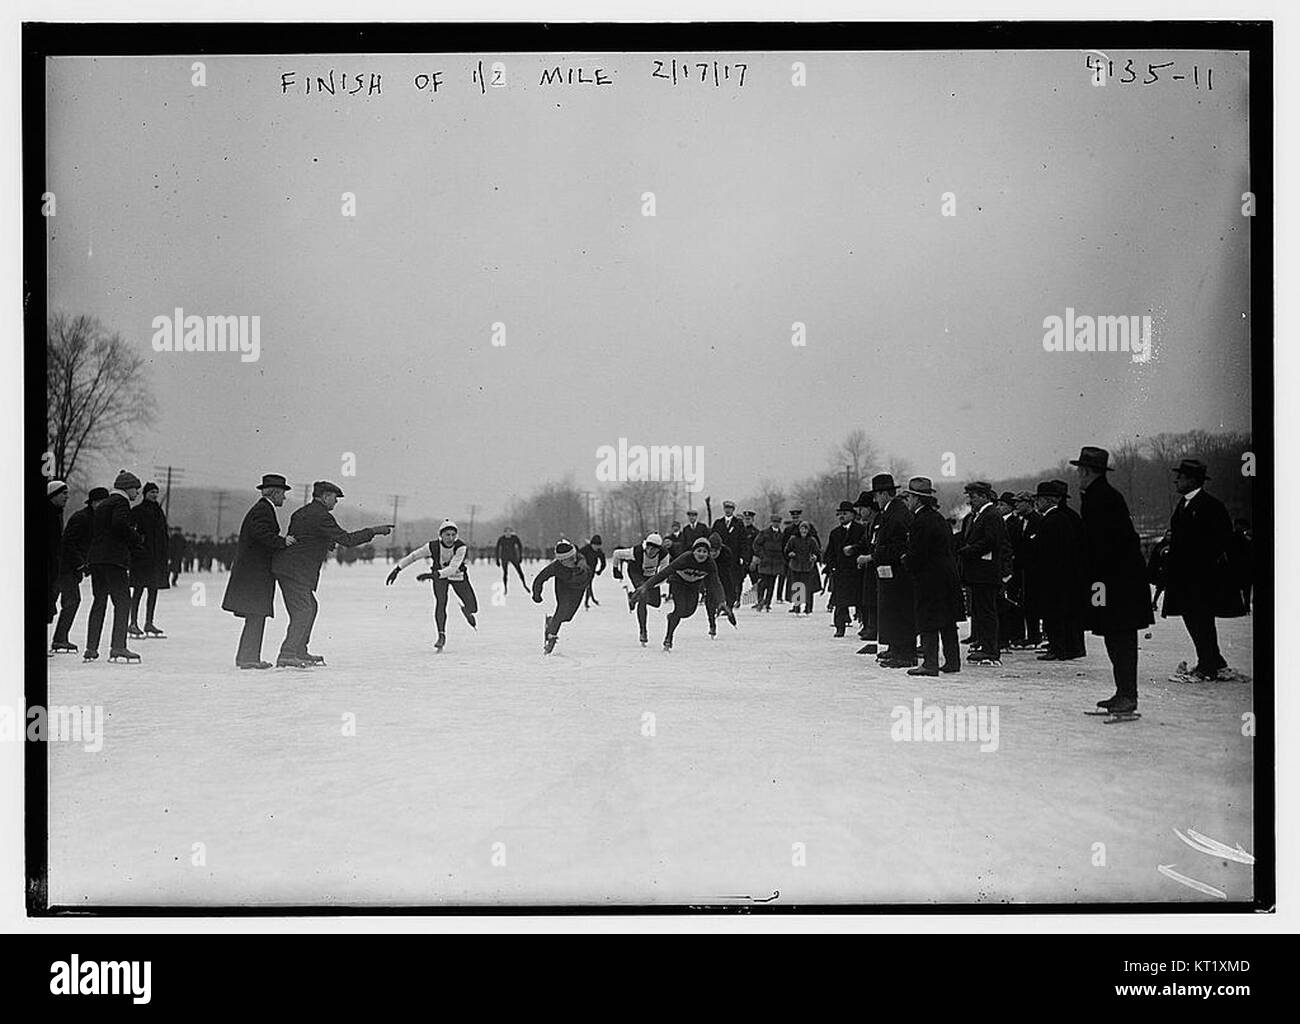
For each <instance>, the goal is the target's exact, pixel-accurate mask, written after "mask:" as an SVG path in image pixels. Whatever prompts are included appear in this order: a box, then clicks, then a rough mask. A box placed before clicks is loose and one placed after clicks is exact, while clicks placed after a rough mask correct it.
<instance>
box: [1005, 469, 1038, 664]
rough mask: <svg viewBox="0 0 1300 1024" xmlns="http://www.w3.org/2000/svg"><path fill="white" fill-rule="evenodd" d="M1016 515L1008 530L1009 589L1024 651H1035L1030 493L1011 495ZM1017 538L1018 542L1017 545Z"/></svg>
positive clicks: (1033, 513)
mask: <svg viewBox="0 0 1300 1024" xmlns="http://www.w3.org/2000/svg"><path fill="white" fill-rule="evenodd" d="M1015 510H1016V515H1015V519H1014V520H1013V522H1014V523H1015V524H1016V530H1015V532H1012V531H1011V529H1010V526H1011V524H1010V523H1008V524H1007V525H1008V533H1009V534H1010V535H1011V550H1012V564H1013V567H1014V568H1013V572H1014V574H1015V575H1014V578H1013V580H1012V586H1013V587H1015V588H1016V590H1017V592H1018V593H1019V595H1020V611H1021V614H1022V616H1023V617H1024V620H1025V639H1024V647H1026V648H1028V649H1031V650H1032V649H1034V648H1037V647H1038V645H1039V644H1040V643H1042V641H1043V631H1042V613H1041V612H1040V611H1039V608H1038V595H1037V593H1036V590H1035V588H1036V586H1037V581H1036V579H1035V576H1036V574H1037V572H1038V568H1037V566H1036V564H1035V561H1034V533H1035V531H1037V529H1038V522H1039V519H1040V516H1039V514H1038V512H1037V510H1036V509H1035V508H1034V494H1033V492H1032V491H1017V492H1016V495H1015ZM1017 537H1019V541H1017V539H1016V538H1017Z"/></svg>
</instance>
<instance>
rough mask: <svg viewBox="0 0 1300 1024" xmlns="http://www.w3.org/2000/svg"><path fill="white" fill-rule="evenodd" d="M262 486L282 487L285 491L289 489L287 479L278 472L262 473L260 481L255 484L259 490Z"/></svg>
mask: <svg viewBox="0 0 1300 1024" xmlns="http://www.w3.org/2000/svg"><path fill="white" fill-rule="evenodd" d="M263 487H283V488H284V489H285V490H286V491H287V490H289V481H288V480H286V479H285V478H284V477H282V476H281V475H280V474H279V473H263V474H262V482H261V483H260V484H258V485H257V489H258V490H259V491H260V490H261V489H262V488H263Z"/></svg>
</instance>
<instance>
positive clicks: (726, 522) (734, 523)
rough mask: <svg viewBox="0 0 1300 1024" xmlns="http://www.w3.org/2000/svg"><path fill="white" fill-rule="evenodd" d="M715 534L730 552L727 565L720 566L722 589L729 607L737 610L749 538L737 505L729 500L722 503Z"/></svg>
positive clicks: (746, 561)
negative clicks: (738, 514)
mask: <svg viewBox="0 0 1300 1024" xmlns="http://www.w3.org/2000/svg"><path fill="white" fill-rule="evenodd" d="M713 533H716V534H717V535H718V536H719V537H720V538H721V539H722V546H723V547H724V548H726V549H727V550H728V551H729V552H730V557H729V558H728V559H727V564H726V565H719V566H718V572H719V574H720V575H721V576H722V589H723V591H724V592H725V593H726V595H727V605H728V606H729V607H731V608H735V607H736V606H737V605H738V604H740V591H741V589H742V587H741V583H742V581H743V580H744V579H745V568H746V566H747V565H748V558H747V557H746V555H745V548H746V547H748V538H747V536H746V534H745V524H744V523H743V522H741V520H740V518H739V517H738V516H737V515H736V503H735V502H734V501H731V500H730V499H728V500H727V501H724V502H723V503H722V517H721V518H719V519H715V520H714V521H713Z"/></svg>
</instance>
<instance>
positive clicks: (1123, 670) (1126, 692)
mask: <svg viewBox="0 0 1300 1024" xmlns="http://www.w3.org/2000/svg"><path fill="white" fill-rule="evenodd" d="M1070 465H1072V466H1075V467H1076V468H1077V471H1078V474H1079V488H1080V489H1081V490H1082V491H1083V497H1081V498H1080V499H1079V508H1080V510H1081V512H1082V517H1083V529H1084V538H1085V550H1086V552H1087V568H1088V573H1087V576H1088V580H1089V588H1090V590H1091V594H1092V598H1091V600H1089V602H1088V620H1087V625H1088V627H1089V628H1090V629H1091V630H1092V632H1093V633H1094V634H1095V635H1096V636H1100V637H1101V638H1102V639H1103V641H1104V642H1105V644H1106V655H1107V656H1108V657H1109V658H1110V664H1111V671H1112V674H1113V675H1114V677H1115V694H1114V696H1111V697H1108V698H1106V699H1105V700H1099V701H1097V707H1099V708H1105V709H1106V710H1108V711H1109V712H1110V713H1111V714H1113V715H1130V714H1132V713H1133V712H1135V711H1136V710H1137V705H1138V686H1137V670H1138V630H1140V629H1145V628H1146V627H1147V626H1149V625H1151V623H1152V622H1153V621H1154V619H1153V618H1152V615H1151V588H1150V587H1149V586H1148V585H1147V567H1146V563H1145V562H1144V561H1143V559H1142V545H1141V542H1140V541H1139V540H1138V535H1137V530H1135V529H1134V528H1133V518H1132V516H1130V515H1129V512H1128V504H1127V503H1126V502H1125V501H1124V496H1123V495H1122V494H1120V493H1119V491H1117V490H1115V488H1114V487H1112V486H1111V485H1110V481H1109V480H1108V479H1107V478H1106V474H1107V473H1108V472H1110V453H1109V452H1108V451H1106V449H1104V448H1096V447H1093V446H1091V445H1085V446H1084V448H1083V449H1082V450H1081V451H1080V452H1079V457H1078V458H1077V459H1071V460H1070ZM1170 550H1171V551H1172V547H1171V549H1170ZM1166 601H1168V598H1166Z"/></svg>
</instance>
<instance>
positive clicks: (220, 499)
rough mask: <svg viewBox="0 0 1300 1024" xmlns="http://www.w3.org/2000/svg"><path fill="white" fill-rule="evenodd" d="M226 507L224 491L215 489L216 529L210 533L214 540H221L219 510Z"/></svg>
mask: <svg viewBox="0 0 1300 1024" xmlns="http://www.w3.org/2000/svg"><path fill="white" fill-rule="evenodd" d="M225 507H226V492H225V491H217V529H216V532H215V533H214V534H213V535H212V536H213V537H214V538H215V539H216V540H221V512H222V510H223V509H224V508H225Z"/></svg>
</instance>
